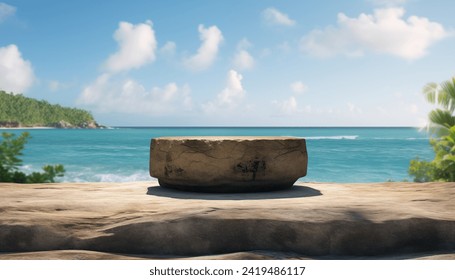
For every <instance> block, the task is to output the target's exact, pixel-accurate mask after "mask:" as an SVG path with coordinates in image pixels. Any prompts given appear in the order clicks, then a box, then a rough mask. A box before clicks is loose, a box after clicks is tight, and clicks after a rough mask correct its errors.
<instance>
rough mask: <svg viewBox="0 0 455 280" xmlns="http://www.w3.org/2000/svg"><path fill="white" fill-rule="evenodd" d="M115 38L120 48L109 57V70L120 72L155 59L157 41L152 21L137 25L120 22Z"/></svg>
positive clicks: (107, 62)
mask: <svg viewBox="0 0 455 280" xmlns="http://www.w3.org/2000/svg"><path fill="white" fill-rule="evenodd" d="M114 39H115V40H116V41H117V43H118V45H119V50H118V51H117V52H116V53H114V54H112V55H111V56H110V57H109V58H108V59H107V61H106V63H105V69H106V70H107V71H109V72H119V71H125V70H130V69H133V68H139V67H141V66H143V65H144V64H147V63H150V62H152V61H154V60H155V51H156V45H157V42H156V38H155V32H154V31H153V29H152V22H151V21H146V22H145V23H139V24H136V25H134V24H131V23H129V22H120V23H119V27H118V29H117V30H116V31H115V33H114Z"/></svg>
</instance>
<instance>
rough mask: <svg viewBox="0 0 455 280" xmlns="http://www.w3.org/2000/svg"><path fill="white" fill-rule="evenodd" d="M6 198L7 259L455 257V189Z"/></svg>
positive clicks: (3, 247)
mask: <svg viewBox="0 0 455 280" xmlns="http://www.w3.org/2000/svg"><path fill="white" fill-rule="evenodd" d="M0 194H1V195H0V259H8V258H9V256H10V257H11V258H23V259H26V258H33V257H35V258H40V259H41V258H74V259H76V258H86V259H87V258H94V259H97V258H112V259H119V258H125V259H128V258H138V257H141V258H144V257H149V258H165V257H176V256H200V258H207V259H208V258H213V257H211V255H215V254H229V255H225V256H224V258H256V257H261V256H258V255H262V256H264V255H265V257H264V258H305V257H306V258H317V259H318V258H323V259H341V258H344V259H364V258H366V259H400V258H426V259H430V258H435V259H454V258H455V204H454V203H453V202H454V201H455V183H425V184H417V183H381V184H379V183H378V184H326V183H298V184H296V185H295V186H294V187H293V188H290V189H287V190H282V191H276V192H262V193H240V194H239V193H236V194H233V193H229V194H210V193H205V194H203V193H191V192H180V191H176V190H172V189H165V188H161V187H159V186H158V185H157V184H156V183H149V182H142V183H141V182H138V183H115V184H114V183H65V184H36V185H18V184H7V183H3V184H0ZM57 250H68V251H57ZM74 250H76V251H74ZM78 250H86V251H84V252H82V251H78ZM33 251H40V252H36V253H33ZM87 251H91V252H87ZM20 252H23V253H21V254H18V253H20ZM25 252H29V253H27V254H25ZM46 252H47V253H46ZM96 252H103V253H98V254H97V253H96ZM235 252H254V253H253V254H250V253H248V254H246V253H245V254H243V253H242V254H240V255H239V254H236V255H233V254H232V253H235ZM1 253H4V254H1ZM7 253H8V254H7ZM105 253H109V254H105ZM10 254H12V255H10ZM110 254H112V255H110ZM130 254H134V255H135V256H126V255H130ZM138 255H140V256H138ZM220 258H223V257H220Z"/></svg>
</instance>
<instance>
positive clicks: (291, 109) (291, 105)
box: [279, 96, 297, 114]
mask: <svg viewBox="0 0 455 280" xmlns="http://www.w3.org/2000/svg"><path fill="white" fill-rule="evenodd" d="M279 105H280V109H281V112H283V113H285V114H292V113H295V112H296V111H297V100H296V99H295V97H294V96H291V97H289V98H288V99H286V100H283V101H282V102H281V103H279Z"/></svg>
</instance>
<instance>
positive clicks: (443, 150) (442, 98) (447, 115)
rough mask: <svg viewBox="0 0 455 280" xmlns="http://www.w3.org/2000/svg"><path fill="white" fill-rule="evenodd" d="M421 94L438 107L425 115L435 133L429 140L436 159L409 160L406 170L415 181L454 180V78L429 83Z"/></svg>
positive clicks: (429, 127) (429, 126)
mask: <svg viewBox="0 0 455 280" xmlns="http://www.w3.org/2000/svg"><path fill="white" fill-rule="evenodd" d="M423 93H424V94H425V96H426V97H427V100H428V101H429V102H430V103H432V104H437V105H439V106H440V108H437V109H434V110H432V111H431V112H430V114H429V115H428V118H429V120H430V123H429V125H428V129H429V130H430V131H431V132H432V133H433V134H435V135H437V136H438V138H435V139H431V140H430V144H431V146H432V147H433V150H434V152H435V158H434V159H433V160H432V161H430V162H428V161H422V160H419V159H418V158H417V159H414V160H411V163H410V166H409V170H408V173H409V175H411V176H413V177H414V182H429V181H444V182H455V77H454V78H452V79H450V80H448V81H445V82H443V83H441V85H438V84H436V83H430V84H428V85H426V86H425V87H424V89H423Z"/></svg>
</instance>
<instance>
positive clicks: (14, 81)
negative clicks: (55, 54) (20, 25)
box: [0, 45, 35, 93]
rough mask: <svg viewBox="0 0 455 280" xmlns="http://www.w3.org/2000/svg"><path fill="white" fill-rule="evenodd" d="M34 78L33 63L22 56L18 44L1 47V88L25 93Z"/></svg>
mask: <svg viewBox="0 0 455 280" xmlns="http://www.w3.org/2000/svg"><path fill="white" fill-rule="evenodd" d="M34 80H35V75H34V73H33V68H32V64H31V63H30V61H28V60H24V59H23V58H22V55H21V53H20V51H19V49H18V48H17V46H16V45H9V46H6V47H2V48H0V89H2V90H5V91H7V92H14V93H23V92H24V91H26V90H27V89H28V88H29V87H30V86H31V85H32V84H33V82H34Z"/></svg>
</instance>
